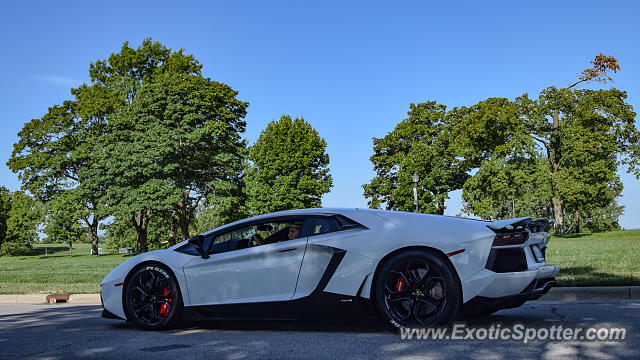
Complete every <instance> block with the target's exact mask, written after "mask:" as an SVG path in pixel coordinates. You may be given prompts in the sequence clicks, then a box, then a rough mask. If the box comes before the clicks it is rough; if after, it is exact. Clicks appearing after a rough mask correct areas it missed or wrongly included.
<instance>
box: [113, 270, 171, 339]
mask: <svg viewBox="0 0 640 360" xmlns="http://www.w3.org/2000/svg"><path fill="white" fill-rule="evenodd" d="M124 291H125V296H124V302H125V308H126V313H127V318H128V319H129V320H131V321H134V322H135V323H137V324H138V325H140V326H141V327H142V328H144V329H146V330H163V329H168V328H171V327H173V326H175V325H176V324H177V323H178V321H179V320H180V316H181V313H182V307H183V304H182V297H181V296H180V289H179V288H178V283H177V281H176V280H175V278H174V277H173V275H172V274H171V273H170V271H169V270H168V269H167V268H166V267H165V266H163V265H160V264H149V265H145V266H142V267H141V268H139V269H137V270H136V271H135V272H134V273H133V274H132V275H131V276H130V277H129V279H128V281H127V283H126V284H125V289H124Z"/></svg>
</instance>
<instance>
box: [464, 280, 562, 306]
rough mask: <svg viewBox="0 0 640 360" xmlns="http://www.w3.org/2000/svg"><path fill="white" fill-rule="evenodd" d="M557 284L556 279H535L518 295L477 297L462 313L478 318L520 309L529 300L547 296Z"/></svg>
mask: <svg viewBox="0 0 640 360" xmlns="http://www.w3.org/2000/svg"><path fill="white" fill-rule="evenodd" d="M556 273H557V272H556ZM555 284H556V280H555V278H554V277H543V278H535V279H533V281H531V283H530V284H529V285H528V286H527V287H526V288H525V289H524V290H523V291H522V292H520V293H519V294H516V295H508V296H500V297H486V296H476V297H474V298H473V299H471V300H469V301H467V302H466V303H465V304H464V305H463V308H462V312H463V314H464V315H465V316H477V315H488V314H491V313H493V312H495V311H498V310H502V309H510V308H515V307H519V306H521V305H522V304H524V303H525V302H527V301H529V300H535V299H538V298H539V297H541V296H542V295H544V294H546V293H547V292H548V291H549V289H551V288H552V287H553V286H555Z"/></svg>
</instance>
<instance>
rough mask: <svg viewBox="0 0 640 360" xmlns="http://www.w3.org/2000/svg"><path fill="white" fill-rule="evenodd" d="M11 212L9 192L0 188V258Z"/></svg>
mask: <svg viewBox="0 0 640 360" xmlns="http://www.w3.org/2000/svg"><path fill="white" fill-rule="evenodd" d="M10 211H11V192H10V191H9V189H7V188H6V187H4V186H0V256H2V244H3V243H4V242H5V240H6V238H7V221H8V220H9V213H10Z"/></svg>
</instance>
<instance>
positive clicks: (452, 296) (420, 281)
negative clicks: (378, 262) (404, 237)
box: [374, 251, 461, 328]
mask: <svg viewBox="0 0 640 360" xmlns="http://www.w3.org/2000/svg"><path fill="white" fill-rule="evenodd" d="M374 289H375V302H376V305H377V310H378V312H379V314H380V315H382V317H383V318H384V319H385V320H387V321H388V323H389V324H391V325H392V328H399V327H425V326H433V325H443V324H447V323H449V322H451V321H452V320H453V319H454V317H455V315H456V313H457V312H458V309H459V307H460V303H461V296H460V294H461V292H460V286H459V284H458V281H457V279H456V275H455V273H454V270H453V269H452V266H451V265H450V264H449V263H448V262H446V260H443V259H442V258H440V257H439V256H437V255H434V254H431V253H429V252H423V251H408V252H404V253H401V254H398V255H396V256H394V257H393V258H391V259H389V261H387V262H386V264H385V265H384V266H383V267H382V269H381V271H380V272H379V274H378V276H377V279H376V284H375V287H374Z"/></svg>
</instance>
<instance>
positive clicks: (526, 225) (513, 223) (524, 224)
mask: <svg viewBox="0 0 640 360" xmlns="http://www.w3.org/2000/svg"><path fill="white" fill-rule="evenodd" d="M552 223H553V221H551V220H549V219H547V218H538V219H532V218H530V217H521V218H515V219H506V220H497V221H494V222H492V223H491V224H489V225H487V227H489V228H490V229H491V230H493V231H495V232H497V233H503V232H512V231H518V230H520V231H522V230H529V231H531V232H532V233H535V232H544V231H547V230H549V228H550V227H551V224H552Z"/></svg>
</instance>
